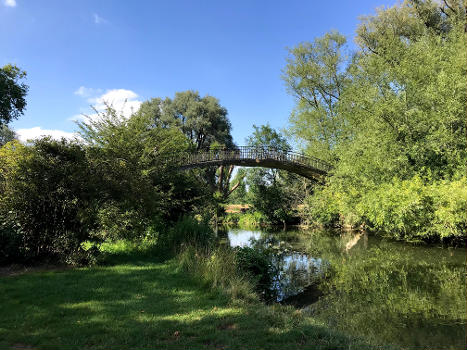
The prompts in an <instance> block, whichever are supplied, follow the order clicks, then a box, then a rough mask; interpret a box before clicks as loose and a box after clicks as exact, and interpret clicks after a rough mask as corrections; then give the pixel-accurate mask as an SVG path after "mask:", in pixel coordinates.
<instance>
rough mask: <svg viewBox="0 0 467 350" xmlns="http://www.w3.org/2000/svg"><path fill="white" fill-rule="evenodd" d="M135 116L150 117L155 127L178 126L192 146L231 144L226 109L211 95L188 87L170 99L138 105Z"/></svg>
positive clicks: (158, 99)
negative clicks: (215, 143) (202, 95)
mask: <svg viewBox="0 0 467 350" xmlns="http://www.w3.org/2000/svg"><path fill="white" fill-rule="evenodd" d="M138 115H140V116H144V117H148V118H150V119H151V120H152V122H153V123H154V125H155V126H159V127H162V128H167V127H175V128H179V129H180V130H181V131H182V132H183V134H184V135H185V136H186V137H187V138H188V139H189V140H190V142H191V143H192V144H193V145H194V146H195V147H196V149H200V148H203V147H209V146H210V145H211V144H212V143H214V142H218V143H219V144H222V145H225V146H231V145H232V136H231V135H230V129H231V126H230V122H229V120H228V119H227V110H226V109H225V108H224V107H222V106H221V105H220V104H219V100H218V99H217V98H215V97H213V96H209V95H206V96H204V97H201V96H199V93H198V92H197V91H192V90H188V91H183V92H177V93H176V94H175V97H174V99H170V98H168V97H167V98H165V99H161V98H153V99H151V100H149V101H146V102H144V103H143V104H142V105H141V108H140V110H139V111H138Z"/></svg>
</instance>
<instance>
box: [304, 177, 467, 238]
mask: <svg viewBox="0 0 467 350" xmlns="http://www.w3.org/2000/svg"><path fill="white" fill-rule="evenodd" d="M466 206H467V179H466V177H465V176H463V177H460V178H459V179H457V180H440V181H434V182H433V181H429V180H428V179H423V178H421V177H420V176H414V177H413V178H411V179H408V180H400V179H397V178H394V179H393V180H392V181H391V182H388V183H383V184H381V185H380V186H378V187H373V188H370V189H367V190H366V191H365V192H364V193H360V191H359V190H358V189H355V188H346V189H341V190H339V191H336V190H335V188H334V187H333V186H326V187H324V188H323V189H322V190H320V191H317V192H315V194H314V195H313V196H311V197H309V198H308V199H307V207H306V211H305V213H304V215H305V217H307V219H308V220H309V221H311V222H318V223H320V224H323V225H333V224H336V223H337V222H338V220H339V215H343V216H344V217H345V219H346V223H347V224H350V225H353V226H356V225H360V224H362V223H364V224H366V225H368V228H371V229H373V230H376V231H377V232H379V233H381V234H389V235H390V236H392V237H395V238H398V239H405V240H410V241H414V240H426V241H433V240H439V239H442V240H447V241H449V240H459V239H463V237H464V236H465V231H466V222H467V220H466V219H467V217H466V215H467V214H466V212H465V208H466Z"/></svg>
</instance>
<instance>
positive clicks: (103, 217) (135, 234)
mask: <svg viewBox="0 0 467 350" xmlns="http://www.w3.org/2000/svg"><path fill="white" fill-rule="evenodd" d="M97 221H98V226H99V229H98V231H97V232H96V233H95V235H96V236H97V237H99V238H100V239H102V240H111V241H115V240H142V239H144V238H146V237H147V235H148V233H149V231H151V230H152V231H157V228H158V227H159V226H161V224H160V222H161V220H160V219H159V218H157V217H155V218H152V220H149V219H148V218H145V217H144V216H143V215H142V210H139V211H138V210H136V209H131V208H128V209H123V208H121V205H119V203H117V202H115V201H109V202H108V203H105V204H104V205H103V206H102V207H101V208H99V210H98V212H97Z"/></svg>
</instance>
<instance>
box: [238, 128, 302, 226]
mask: <svg viewBox="0 0 467 350" xmlns="http://www.w3.org/2000/svg"><path fill="white" fill-rule="evenodd" d="M253 127H254V129H255V130H254V132H253V135H251V136H250V137H248V139H247V140H248V146H253V147H263V146H265V147H270V148H276V149H278V150H284V151H287V150H290V145H289V144H288V142H287V139H286V138H285V137H284V136H283V135H281V134H280V133H278V132H277V131H276V130H274V129H273V128H271V127H270V126H269V125H261V126H260V127H258V126H256V125H254V126H253ZM246 172H247V175H246V184H247V185H248V202H249V203H251V204H252V205H253V207H254V209H255V210H256V211H257V212H259V213H261V214H262V216H263V217H265V218H266V221H267V222H268V223H269V224H285V223H286V222H288V221H289V220H290V218H291V217H292V214H293V211H292V207H293V206H296V205H297V204H298V203H299V202H300V201H301V200H302V199H303V197H304V195H305V193H306V191H297V190H296V189H297V188H298V187H300V185H302V184H305V186H306V182H305V183H302V182H301V181H302V180H300V179H299V178H298V176H294V175H291V174H289V173H287V172H286V171H284V170H278V169H267V168H254V169H249V170H247V171H246Z"/></svg>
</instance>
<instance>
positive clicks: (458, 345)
mask: <svg viewBox="0 0 467 350" xmlns="http://www.w3.org/2000/svg"><path fill="white" fill-rule="evenodd" d="M224 239H225V240H226V241H227V243H228V244H230V245H231V246H253V247H255V246H256V247H263V248H267V249H270V250H272V251H274V265H275V267H276V269H277V271H278V273H277V274H276V276H275V278H274V281H273V284H272V285H271V286H270V288H271V290H274V291H275V294H274V296H275V298H276V301H278V302H283V303H287V302H289V301H290V303H291V304H293V305H296V306H297V307H300V308H302V312H303V313H305V314H307V315H310V316H313V317H314V318H315V319H318V320H320V321H321V322H323V323H324V324H326V325H328V326H331V327H332V328H335V329H339V330H340V331H342V332H344V333H345V334H348V335H350V336H357V337H360V338H363V339H365V340H366V341H367V342H369V343H371V344H374V345H377V346H381V345H388V346H393V347H395V348H407V349H415V348H417V349H434V348H437V349H465V348H466V320H467V302H466V300H467V293H466V283H465V282H466V279H465V277H466V275H465V271H466V254H465V253H466V252H465V250H464V249H461V248H446V247H442V246H416V245H410V244H405V243H399V242H394V241H390V240H384V239H380V238H376V237H372V236H368V235H366V234H361V233H357V234H355V233H349V232H347V233H340V232H330V231H327V232H326V231H322V230H313V231H298V230H288V231H283V230H282V231H266V230H241V229H228V230H227V231H226V232H225V233H224Z"/></svg>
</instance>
